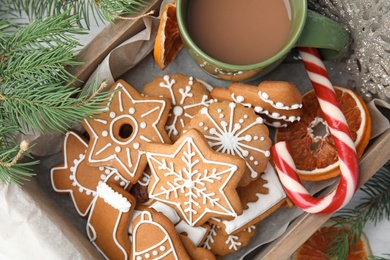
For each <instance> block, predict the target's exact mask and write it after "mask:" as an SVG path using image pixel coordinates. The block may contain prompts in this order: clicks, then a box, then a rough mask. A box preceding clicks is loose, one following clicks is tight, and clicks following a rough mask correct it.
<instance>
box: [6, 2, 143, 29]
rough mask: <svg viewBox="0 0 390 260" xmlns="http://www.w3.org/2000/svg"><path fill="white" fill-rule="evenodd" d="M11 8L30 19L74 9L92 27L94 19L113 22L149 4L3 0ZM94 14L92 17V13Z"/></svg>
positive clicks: (73, 12)
mask: <svg viewBox="0 0 390 260" xmlns="http://www.w3.org/2000/svg"><path fill="white" fill-rule="evenodd" d="M3 1H4V2H5V4H6V5H8V6H9V8H12V9H13V10H14V11H16V12H18V13H20V14H22V13H23V12H24V13H26V14H27V16H28V17H29V19H41V18H43V17H45V16H55V15H58V14H60V13H62V12H63V11H64V10H72V14H77V15H79V25H80V26H81V25H82V21H84V22H85V25H86V27H87V28H90V22H91V20H92V19H94V21H95V22H96V23H99V21H100V22H106V21H108V22H112V21H113V20H114V19H115V18H117V17H118V16H120V15H124V14H136V13H138V12H139V10H140V8H141V7H143V6H145V5H147V4H148V2H147V1H145V0H116V1H112V0H80V1H76V0H3ZM91 14H92V17H90V15H91Z"/></svg>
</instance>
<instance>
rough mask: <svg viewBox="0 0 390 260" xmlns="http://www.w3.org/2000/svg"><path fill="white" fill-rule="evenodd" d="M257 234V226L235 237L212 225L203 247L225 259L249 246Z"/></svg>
mask: <svg viewBox="0 0 390 260" xmlns="http://www.w3.org/2000/svg"><path fill="white" fill-rule="evenodd" d="M255 234H256V227H255V226H250V227H248V228H246V229H244V230H243V231H240V232H238V233H236V234H234V235H227V234H226V232H225V231H224V230H223V228H221V227H219V226H217V225H212V226H211V230H210V233H209V235H208V236H207V239H206V241H205V243H204V244H203V247H204V248H206V249H208V250H210V251H211V252H213V253H214V254H215V255H216V256H217V257H223V256H225V255H227V254H230V253H235V252H237V251H238V250H240V249H241V248H243V247H244V246H246V245H248V243H249V241H250V239H251V238H252V237H253V236H254V235H255Z"/></svg>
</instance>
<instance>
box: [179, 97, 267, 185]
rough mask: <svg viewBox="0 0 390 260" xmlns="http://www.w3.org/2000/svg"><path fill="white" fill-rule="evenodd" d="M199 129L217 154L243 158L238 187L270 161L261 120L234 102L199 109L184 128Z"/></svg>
mask: <svg viewBox="0 0 390 260" xmlns="http://www.w3.org/2000/svg"><path fill="white" fill-rule="evenodd" d="M187 128H188V129H191V128H195V129H197V130H199V131H200V132H201V133H202V134H203V135H204V136H205V138H206V140H207V141H208V143H209V145H210V146H211V148H213V149H214V150H215V151H217V152H222V153H226V154H231V155H235V156H239V157H241V158H243V159H244V160H245V162H246V171H245V173H244V175H243V177H242V179H241V181H240V183H239V186H246V185H248V184H249V183H250V182H251V181H253V180H256V179H257V178H259V177H260V174H261V173H262V172H263V171H264V170H265V168H266V166H267V162H268V161H269V159H270V151H269V149H270V148H271V145H272V141H271V139H270V137H269V131H268V128H267V126H265V125H264V124H263V119H262V118H261V117H259V116H258V115H256V113H255V112H254V111H253V110H252V109H251V108H247V107H245V106H243V105H241V104H237V103H235V102H228V101H223V102H214V103H212V104H210V105H209V106H208V107H204V108H202V109H201V110H200V111H199V112H198V113H197V114H196V115H195V116H194V117H193V118H192V119H191V122H190V123H189V124H188V126H187Z"/></svg>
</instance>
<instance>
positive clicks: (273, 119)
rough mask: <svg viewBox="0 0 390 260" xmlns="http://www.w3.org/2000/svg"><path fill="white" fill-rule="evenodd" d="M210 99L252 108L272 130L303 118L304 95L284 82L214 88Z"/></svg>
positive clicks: (233, 84)
mask: <svg viewBox="0 0 390 260" xmlns="http://www.w3.org/2000/svg"><path fill="white" fill-rule="evenodd" d="M210 95H211V96H212V97H213V98H215V99H217V100H218V101H223V100H228V101H234V102H237V103H241V104H244V105H245V106H248V107H252V108H253V109H254V110H255V111H256V113H258V114H259V115H261V116H262V117H263V118H264V120H265V123H266V124H268V125H270V126H272V127H286V126H288V125H289V124H291V123H293V122H296V121H299V120H300V119H301V115H302V95H301V93H300V92H299V90H298V89H297V88H296V87H295V86H294V85H293V84H291V83H289V82H285V81H263V82H261V83H260V84H259V85H258V86H253V85H250V84H244V83H232V84H231V85H230V86H229V88H228V89H226V88H214V89H213V90H212V91H211V93H210Z"/></svg>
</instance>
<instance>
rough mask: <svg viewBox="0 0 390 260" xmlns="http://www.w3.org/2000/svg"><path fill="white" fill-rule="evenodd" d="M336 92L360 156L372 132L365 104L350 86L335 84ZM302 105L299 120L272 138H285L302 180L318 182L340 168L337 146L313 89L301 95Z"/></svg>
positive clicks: (281, 139)
mask: <svg viewBox="0 0 390 260" xmlns="http://www.w3.org/2000/svg"><path fill="white" fill-rule="evenodd" d="M335 91H336V96H337V97H338V100H339V104H340V107H341V111H342V112H343V113H344V116H345V118H346V120H347V123H348V126H349V129H350V132H351V135H352V140H353V141H354V142H355V146H356V150H357V154H358V157H360V156H361V155H362V154H363V152H364V149H365V148H366V146H367V145H368V141H369V139H370V133H371V117H370V114H369V112H368V109H367V106H366V104H365V103H364V101H363V100H362V99H361V97H360V96H359V95H358V94H356V93H355V92H353V91H352V90H350V89H347V88H343V87H335ZM302 105H303V107H302V110H303V114H302V118H301V120H300V121H299V122H296V123H293V124H291V125H289V126H288V127H286V128H280V129H277V131H276V135H275V139H276V140H277V141H287V143H288V145H289V147H290V150H291V154H292V157H293V159H294V162H295V164H296V167H297V173H298V175H299V176H300V178H301V179H303V180H310V181H319V180H324V179H329V178H332V177H335V176H338V175H339V174H340V169H339V161H338V156H337V151H336V147H335V144H334V140H333V138H332V136H331V134H330V132H329V128H328V124H327V123H326V121H325V118H324V115H323V112H322V111H321V108H320V105H319V103H318V100H317V97H316V95H315V92H314V90H311V91H309V92H308V93H306V94H305V95H303V97H302Z"/></svg>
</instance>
